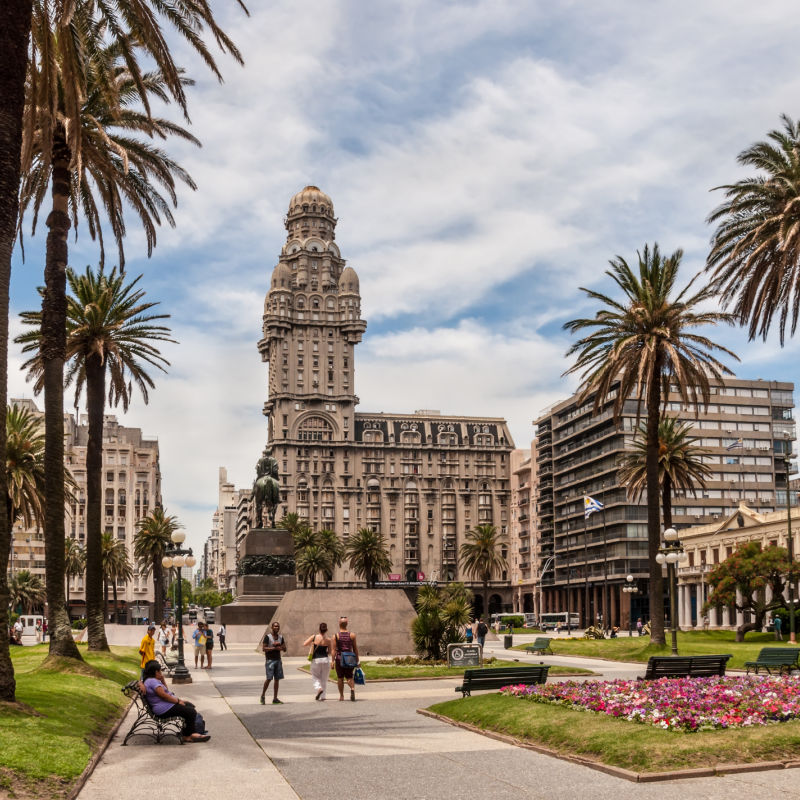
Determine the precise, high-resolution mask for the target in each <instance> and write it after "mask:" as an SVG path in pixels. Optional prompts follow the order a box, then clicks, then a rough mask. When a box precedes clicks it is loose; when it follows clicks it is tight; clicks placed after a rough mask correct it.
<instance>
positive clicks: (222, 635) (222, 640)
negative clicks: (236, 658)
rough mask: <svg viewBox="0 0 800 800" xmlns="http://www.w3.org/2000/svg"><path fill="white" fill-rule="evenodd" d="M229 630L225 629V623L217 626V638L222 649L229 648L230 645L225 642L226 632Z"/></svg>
mask: <svg viewBox="0 0 800 800" xmlns="http://www.w3.org/2000/svg"><path fill="white" fill-rule="evenodd" d="M226 633H227V631H226V630H225V625H220V626H219V628H217V640H218V641H219V649H220V650H227V649H228V645H227V644H225V634H226Z"/></svg>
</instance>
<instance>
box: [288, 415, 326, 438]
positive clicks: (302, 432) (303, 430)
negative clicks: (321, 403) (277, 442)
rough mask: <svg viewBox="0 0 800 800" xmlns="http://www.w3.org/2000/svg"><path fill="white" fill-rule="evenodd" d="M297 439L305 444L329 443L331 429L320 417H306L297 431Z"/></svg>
mask: <svg viewBox="0 0 800 800" xmlns="http://www.w3.org/2000/svg"><path fill="white" fill-rule="evenodd" d="M297 438H298V439H301V440H302V441H306V442H330V441H332V440H333V428H332V427H331V424H330V423H329V422H328V420H326V419H323V418H322V417H306V418H305V419H304V420H303V421H302V422H301V423H300V426H299V427H298V429H297Z"/></svg>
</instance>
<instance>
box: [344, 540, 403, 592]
mask: <svg viewBox="0 0 800 800" xmlns="http://www.w3.org/2000/svg"><path fill="white" fill-rule="evenodd" d="M344 554H345V558H346V559H347V560H348V561H349V564H350V569H352V570H353V572H354V573H355V574H356V575H357V576H358V577H359V578H363V579H364V580H365V581H366V583H367V589H374V588H375V581H376V580H378V578H380V576H381V575H384V574H385V573H387V572H389V570H390V569H391V568H392V560H391V558H389V548H388V546H387V544H386V539H385V537H384V536H383V534H381V533H378V532H376V531H373V530H372V529H371V528H359V530H358V532H357V533H356V534H354V535H353V536H350V537H349V538H348V540H347V544H346V545H345V550H344Z"/></svg>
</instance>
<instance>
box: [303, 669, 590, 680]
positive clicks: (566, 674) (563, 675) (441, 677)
mask: <svg viewBox="0 0 800 800" xmlns="http://www.w3.org/2000/svg"><path fill="white" fill-rule="evenodd" d="M297 670H298V672H302V673H303V674H304V675H309V676H310V675H311V673H310V672H309V671H308V670H307V669H304V668H303V667H298V668H297ZM599 674H600V673H599V672H592V673H590V674H587V673H585V672H559V673H558V674H557V675H554V676H553V677H554V678H591V677H595V676H598V675H599ZM463 677H464V676H463V675H427V676H425V677H422V676H420V677H418V678H413V677H412V678H366V681H367V683H370V684H372V683H406V682H409V681H458V680H461V679H462V678H463ZM328 680H329V681H330V682H331V683H335V682H336V678H332V677H329V678H328Z"/></svg>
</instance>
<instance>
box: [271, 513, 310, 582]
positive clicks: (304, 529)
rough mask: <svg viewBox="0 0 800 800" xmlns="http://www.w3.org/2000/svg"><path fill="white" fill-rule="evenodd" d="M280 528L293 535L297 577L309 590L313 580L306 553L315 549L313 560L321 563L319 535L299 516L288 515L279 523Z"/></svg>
mask: <svg viewBox="0 0 800 800" xmlns="http://www.w3.org/2000/svg"><path fill="white" fill-rule="evenodd" d="M284 523H285V524H284ZM278 527H279V528H285V529H286V530H287V531H289V533H290V534H291V535H292V542H293V544H294V555H295V569H296V573H297V576H298V577H299V578H301V579H302V581H303V588H304V589H306V588H308V582H309V579H310V578H311V571H310V568H309V567H308V566H307V564H306V561H307V559H306V558H305V552H306V550H308V549H310V548H314V553H313V556H312V558H313V559H316V561H319V559H320V554H319V552H318V551H319V543H320V540H319V534H318V533H317V532H316V531H315V530H313V529H312V528H311V526H310V525H309V524H308V523H307V522H306V520H304V519H301V518H300V517H298V516H297V514H287V515H286V516H285V517H284V518H283V519H282V520H281V521H280V522H279V523H278ZM314 574H315V575H316V570H315V571H314ZM315 582H316V578H315ZM312 588H313V586H312Z"/></svg>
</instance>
